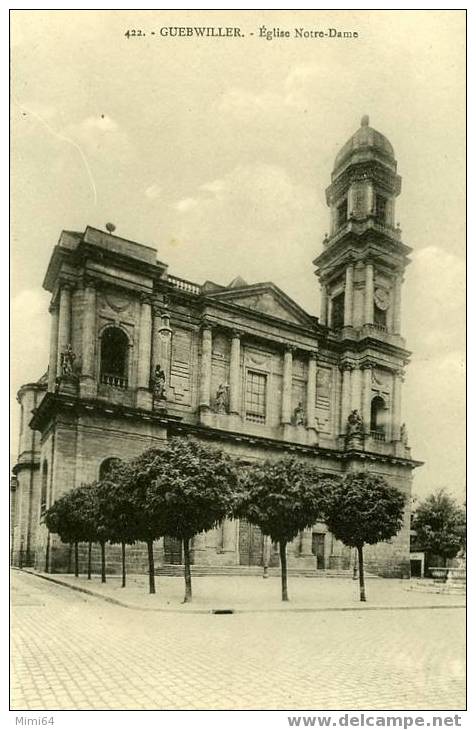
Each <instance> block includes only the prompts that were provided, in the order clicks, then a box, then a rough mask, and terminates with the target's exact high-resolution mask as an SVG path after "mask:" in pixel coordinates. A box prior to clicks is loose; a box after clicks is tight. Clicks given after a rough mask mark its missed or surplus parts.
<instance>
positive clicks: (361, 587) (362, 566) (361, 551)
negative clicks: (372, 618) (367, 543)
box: [357, 545, 367, 601]
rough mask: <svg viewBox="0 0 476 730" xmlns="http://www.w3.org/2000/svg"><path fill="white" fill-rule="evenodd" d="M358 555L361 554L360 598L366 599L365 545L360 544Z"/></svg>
mask: <svg viewBox="0 0 476 730" xmlns="http://www.w3.org/2000/svg"><path fill="white" fill-rule="evenodd" d="M357 555H358V556H359V586H360V600H361V601H366V600H367V599H366V597H365V582H364V546H363V545H358V547H357Z"/></svg>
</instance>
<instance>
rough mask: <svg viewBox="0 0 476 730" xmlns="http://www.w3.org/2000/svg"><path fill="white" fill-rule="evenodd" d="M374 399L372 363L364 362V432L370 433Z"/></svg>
mask: <svg viewBox="0 0 476 730" xmlns="http://www.w3.org/2000/svg"><path fill="white" fill-rule="evenodd" d="M371 400H372V363H369V362H367V363H365V364H364V387H363V391H362V414H361V415H362V420H363V422H364V433H367V434H368V433H370V403H371Z"/></svg>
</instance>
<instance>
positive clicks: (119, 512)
mask: <svg viewBox="0 0 476 730" xmlns="http://www.w3.org/2000/svg"><path fill="white" fill-rule="evenodd" d="M97 489H98V498H99V501H100V510H101V515H102V519H103V521H104V525H105V527H106V528H107V534H108V535H109V542H111V543H119V544H120V545H121V557H122V584H121V585H122V587H123V588H125V585H126V545H132V544H133V543H135V542H136V540H137V539H138V536H139V533H140V521H141V519H140V518H141V515H142V506H141V505H140V504H138V500H136V499H134V496H135V495H134V492H133V490H132V488H131V470H130V467H129V465H127V464H125V463H124V462H122V461H119V460H117V462H115V463H114V465H113V466H112V467H111V468H110V469H109V470H108V472H107V473H106V474H105V476H104V477H103V478H102V479H101V481H100V482H99V483H98V486H97Z"/></svg>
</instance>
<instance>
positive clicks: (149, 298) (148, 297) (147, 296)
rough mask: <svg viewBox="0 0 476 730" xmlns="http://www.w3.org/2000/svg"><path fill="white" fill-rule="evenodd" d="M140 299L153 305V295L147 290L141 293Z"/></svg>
mask: <svg viewBox="0 0 476 730" xmlns="http://www.w3.org/2000/svg"><path fill="white" fill-rule="evenodd" d="M139 300H140V303H141V304H150V305H152V296H151V295H150V294H148V293H147V292H144V291H143V292H141V293H140V294H139Z"/></svg>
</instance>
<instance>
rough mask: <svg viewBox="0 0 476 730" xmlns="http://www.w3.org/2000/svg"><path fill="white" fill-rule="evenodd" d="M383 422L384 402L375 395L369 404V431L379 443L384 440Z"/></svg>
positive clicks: (384, 418)
mask: <svg viewBox="0 0 476 730" xmlns="http://www.w3.org/2000/svg"><path fill="white" fill-rule="evenodd" d="M385 421H386V417H385V401H384V399H383V398H382V397H381V396H380V395H376V396H375V397H374V398H372V402H371V404H370V430H371V431H372V435H373V436H375V437H376V438H378V439H379V440H381V441H384V440H385Z"/></svg>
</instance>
